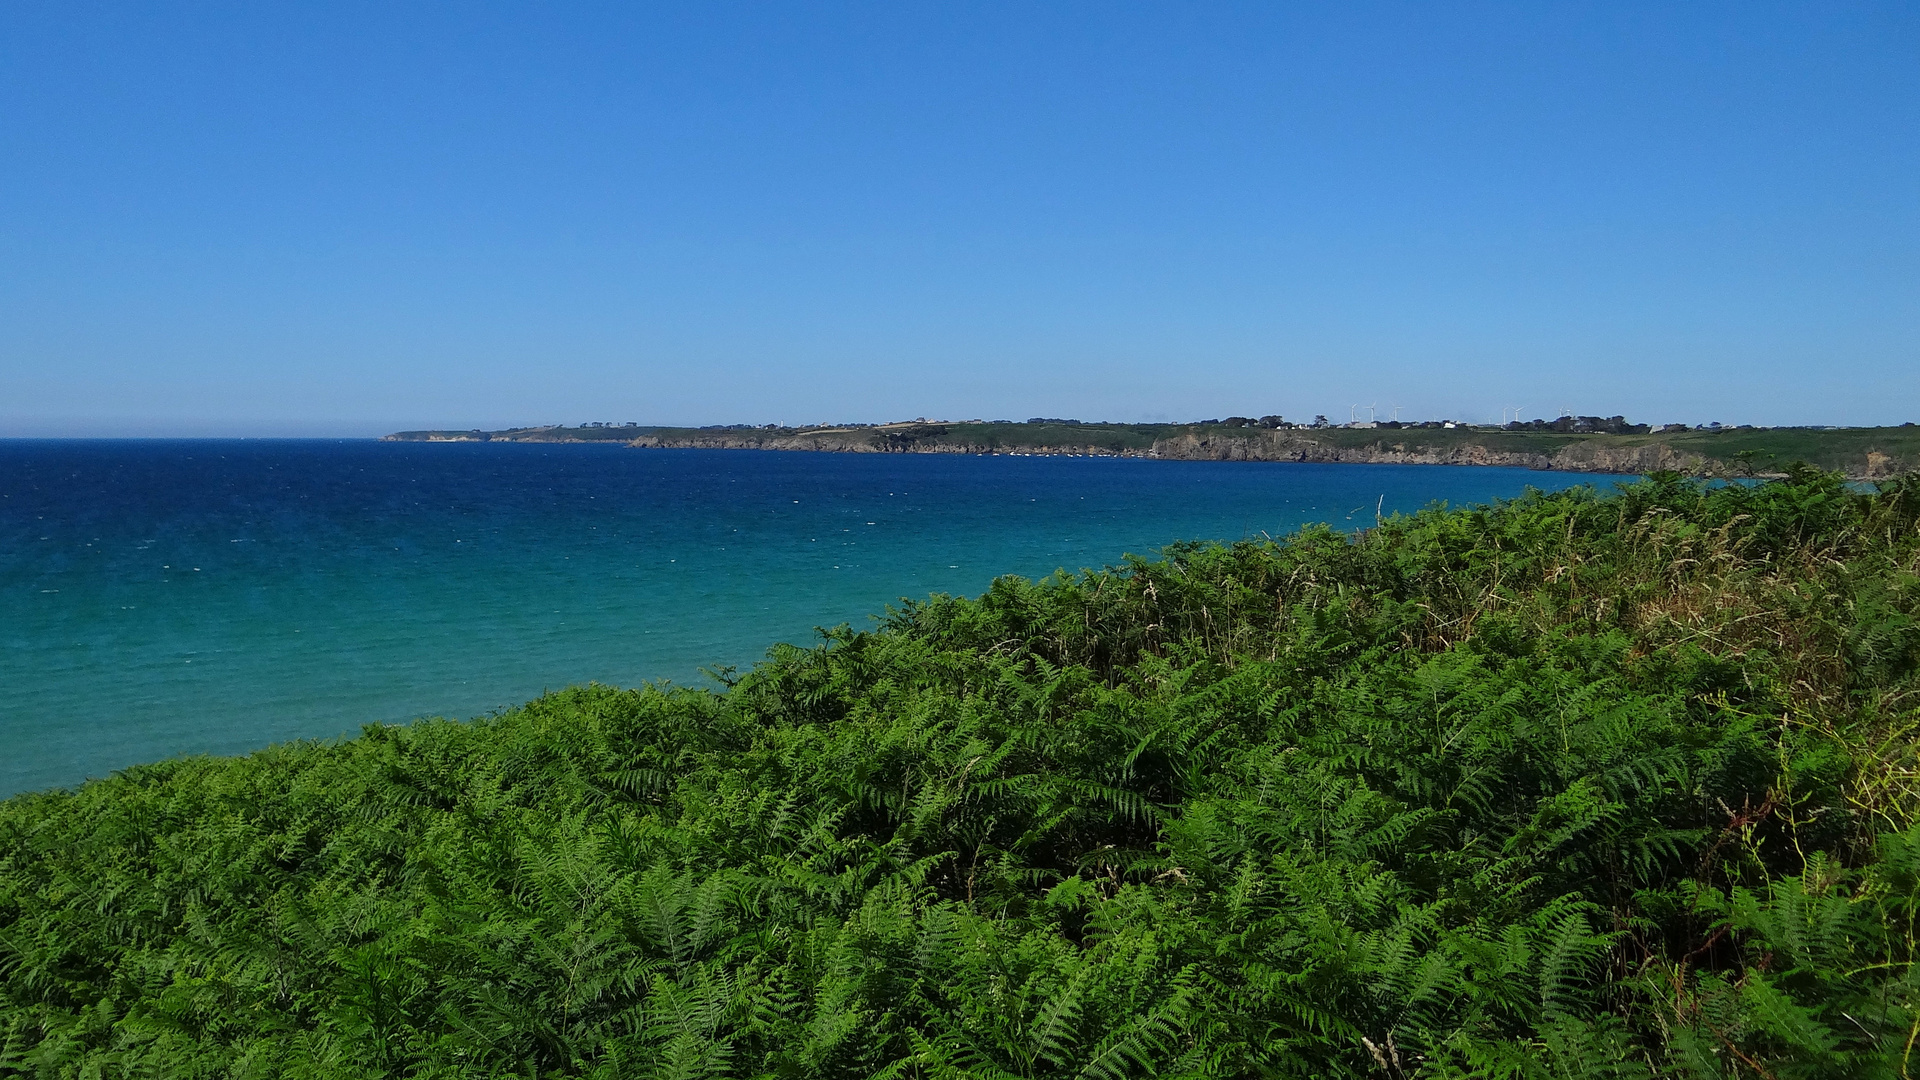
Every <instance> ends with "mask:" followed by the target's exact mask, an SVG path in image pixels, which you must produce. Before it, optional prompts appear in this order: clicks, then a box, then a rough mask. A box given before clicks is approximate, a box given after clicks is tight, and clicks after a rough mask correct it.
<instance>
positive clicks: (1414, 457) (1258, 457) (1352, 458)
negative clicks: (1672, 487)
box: [1152, 431, 1708, 474]
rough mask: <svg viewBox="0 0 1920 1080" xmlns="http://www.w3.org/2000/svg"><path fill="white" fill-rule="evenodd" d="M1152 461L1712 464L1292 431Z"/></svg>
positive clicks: (1645, 469)
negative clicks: (1336, 440)
mask: <svg viewBox="0 0 1920 1080" xmlns="http://www.w3.org/2000/svg"><path fill="white" fill-rule="evenodd" d="M1152 456H1154V457H1159V458H1169V459H1173V460H1178V461H1318V462H1334V463H1342V464H1351V465H1504V466H1508V467H1511V468H1519V469H1560V470H1565V471H1568V472H1597V473H1628V474H1643V473H1650V472H1654V471H1657V470H1660V469H1671V470H1674V471H1676V472H1688V473H1692V472H1700V471H1703V470H1704V469H1705V468H1706V466H1707V464H1708V462H1707V460H1706V459H1705V458H1702V457H1700V456H1699V455H1698V454H1682V453H1679V452H1676V451H1675V450H1674V449H1673V448H1672V447H1671V446H1668V445H1666V444H1665V443H1651V444H1648V445H1644V446H1603V445H1596V444H1594V443H1574V444H1573V445H1571V446H1567V447H1563V448H1561V449H1560V450H1557V451H1555V452H1553V453H1551V454H1546V453H1535V452H1514V451H1504V450H1495V449H1492V448H1490V447H1486V446H1477V445H1465V446H1453V447H1444V448H1442V447H1432V446H1418V445H1412V446H1410V445H1408V444H1406V443H1390V442H1385V441H1382V442H1380V443H1376V444H1374V445H1372V446H1354V447H1346V446H1328V445H1326V444H1324V443H1319V442H1315V441H1313V440H1312V439H1307V438H1301V437H1299V436H1297V435H1292V434H1290V433H1287V432H1279V431H1276V432H1268V433H1263V434H1262V435H1261V436H1256V437H1253V438H1202V437H1199V436H1196V435H1192V434H1188V435H1184V436H1180V437H1177V438H1172V439H1161V440H1160V441H1158V442H1156V443H1154V444H1153V451H1152Z"/></svg>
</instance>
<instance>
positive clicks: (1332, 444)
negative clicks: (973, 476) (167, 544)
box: [387, 422, 1920, 480]
mask: <svg viewBox="0 0 1920 1080" xmlns="http://www.w3.org/2000/svg"><path fill="white" fill-rule="evenodd" d="M387 438H388V439H391V440H400V441H425V442H473V441H494V442H598V443H607V444H613V445H623V446H629V447H633V448H636V449H704V450H798V451H813V452H827V453H854V454H877V453H913V454H1035V455H1078V456H1095V457H1139V458H1157V459H1162V460H1169V461H1276V462H1282V461H1286V462H1324V463H1340V464H1355V465H1501V466H1508V467H1514V468H1525V469H1553V470H1560V471H1567V472H1591V473H1615V474H1625V475H1643V474H1646V473H1650V472H1656V471H1661V470H1669V471H1673V472H1679V473H1685V474H1688V475H1693V476H1726V477H1730V476H1766V475H1777V474H1778V473H1779V472H1780V470H1781V469H1783V468H1784V467H1785V466H1786V465H1787V464H1788V463H1789V462H1794V461H1804V462H1807V463H1809V464H1812V465H1816V466H1818V467H1820V468H1823V469H1828V470H1831V471H1835V472H1841V473H1844V474H1846V475H1847V476H1849V477H1853V478H1855V479H1863V480H1871V479H1881V478H1885V477H1888V476H1892V475H1894V474H1896V473H1898V472H1902V471H1906V470H1910V469H1915V468H1920V428H1914V427H1912V426H1910V425H1909V426H1903V427H1897V428H1772V429H1765V428H1761V429H1755V428H1742V429H1724V430H1720V431H1685V432H1673V433H1666V434H1627V435H1606V434H1574V433H1564V432H1537V431H1508V430H1503V429H1499V428H1472V427H1457V428H1414V427H1406V428H1374V429H1359V428H1280V429H1276V430H1266V429H1260V428H1247V427H1239V428H1235V427H1228V426H1226V425H1222V424H1079V423H1067V422H1043V423H1027V424H1010V423H952V424H942V423H905V424H881V425H862V426H845V427H814V428H784V427H746V426H735V427H718V428H670V427H579V428H566V427H540V428H516V429H510V430H507V431H492V432H488V431H406V432H399V433H396V434H394V435H389V436H387Z"/></svg>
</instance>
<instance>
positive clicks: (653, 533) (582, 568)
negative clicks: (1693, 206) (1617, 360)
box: [0, 440, 1605, 795]
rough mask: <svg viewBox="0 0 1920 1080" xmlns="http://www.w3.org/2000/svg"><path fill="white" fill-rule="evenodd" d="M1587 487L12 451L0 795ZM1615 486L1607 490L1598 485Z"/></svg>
mask: <svg viewBox="0 0 1920 1080" xmlns="http://www.w3.org/2000/svg"><path fill="white" fill-rule="evenodd" d="M1588 480H1589V478H1585V477H1579V476H1573V475H1568V474H1557V473H1539V472H1528V471H1525V470H1517V469H1492V468H1447V467H1436V466H1406V467H1401V466H1380V465H1278V464H1250V463H1233V462H1162V461H1142V460H1134V459H1114V458H1064V457H972V456H958V455H940V454H905V455H891V454H889V455H881V454H872V455H868V454H809V453H777V452H756V451H745V450H733V451H726V450H721V451H702V450H647V451H641V450H628V449H625V448H620V447H604V446H580V445H550V446H540V445H524V444H521V445H511V444H485V443H455V444H438V445H429V444H418V443H381V442H374V441H367V440H351V441H305V440H301V441H291V440H287V441H282V440H267V441H148V440H137V441H136V440H129V441H98V442H91V441H0V681H3V685H4V692H0V795H4V794H9V793H13V792H17V791H22V790H30V789H35V788H43V787H50V786H57V785H68V784H73V783H76V782H78V781H80V780H81V779H83V778H85V777H89V776H99V775H103V774H105V773H108V772H111V771H112V770H114V769H117V768H121V767H124V766H127V765H131V764H135V763H137V762H142V761H149V760H154V759H159V758H164V757H168V756H171V755H176V754H194V753H220V754H225V753H239V752H245V751H248V750H252V749H255V748H258V747H261V746H264V745H267V744H269V743H274V742H280V741H284V740H288V739H295V738H308V737H330V736H336V735H340V734H343V733H351V732H354V731H357V730H358V729H359V727H360V725H362V724H366V723H370V722H391V721H404V720H408V719H412V718H416V717H421V716H429V715H440V716H454V717H469V716H475V715H480V714H484V713H486V712H488V711H490V710H494V709H499V708H502V707H505V706H510V705H513V704H517V703H519V702H522V701H525V700H527V699H528V698H531V697H534V696H536V695H538V694H540V693H541V692H542V691H543V690H546V689H548V688H558V687H562V686H565V685H568V684H571V683H582V682H587V681H590V680H597V681H600V682H605V683H614V684H620V685H631V684H635V683H639V682H642V681H644V680H650V679H670V680H673V681H675V682H680V683H689V682H692V683H699V682H704V681H705V678H706V677H705V676H703V675H702V674H701V669H702V668H703V667H712V666H718V665H737V666H741V667H745V666H747V665H749V664H751V663H753V662H754V661H755V660H756V659H758V658H759V657H760V656H761V655H763V654H764V653H765V651H766V649H767V647H768V646H769V645H770V644H771V643H773V642H776V641H792V642H802V643H804V642H807V641H809V640H811V639H812V636H813V635H812V628H813V627H816V626H831V625H834V624H837V623H842V622H850V623H852V624H854V625H855V626H856V627H859V626H866V625H870V623H869V617H870V616H872V615H873V614H875V613H878V612H882V611H884V609H885V608H886V606H887V605H888V604H889V603H893V602H896V601H897V600H898V599H899V598H901V597H913V598H920V597H925V596H926V595H927V594H929V593H934V592H950V593H963V594H977V593H979V592H981V591H982V590H984V589H985V588H986V586H987V584H988V582H990V581H991V580H992V579H993V578H994V577H996V576H998V575H1000V574H1024V575H1029V576H1033V575H1042V574H1046V573H1049V572H1051V571H1053V570H1055V569H1058V568H1062V567H1065V568H1069V569H1077V568H1080V567H1098V566H1103V565H1108V564H1112V563H1115V562H1117V561H1119V560H1120V558H1121V557H1122V556H1123V555H1124V554H1127V553H1137V554H1151V553H1153V552H1155V551H1157V550H1158V549H1159V548H1161V547H1162V546H1163V545H1165V544H1167V543H1169V542H1171V541H1174V540H1181V539H1221V540H1232V539H1238V538H1241V537H1248V536H1258V535H1261V534H1263V533H1264V534H1270V535H1275V536H1277V535H1280V534H1283V533H1285V532H1287V531H1289V530H1292V529H1295V528H1297V527H1299V526H1300V525H1302V524H1304V523H1307V522H1316V521H1325V522H1331V523H1333V524H1334V525H1336V526H1338V527H1342V528H1357V527H1360V526H1363V525H1367V524H1371V523H1372V521H1373V517H1374V512H1375V508H1376V506H1380V507H1383V508H1384V510H1385V511H1386V512H1388V513H1391V512H1394V511H1407V510H1414V509H1417V508H1419V507H1421V506H1424V505H1426V504H1428V503H1431V502H1436V501H1445V502H1449V503H1453V504H1455V505H1459V504H1462V503H1474V502H1484V501H1487V500H1490V499H1494V498H1502V497H1510V496H1514V495H1518V494H1520V493H1521V492H1522V491H1523V490H1524V489H1525V488H1526V487H1528V486H1536V487H1542V488H1561V487H1568V486H1571V485H1574V484H1578V483H1584V482H1588ZM1602 482H1603V483H1604V482H1605V481H1604V480H1603V481H1602Z"/></svg>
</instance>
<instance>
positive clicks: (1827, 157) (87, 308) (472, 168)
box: [0, 3, 1920, 436]
mask: <svg viewBox="0 0 1920 1080" xmlns="http://www.w3.org/2000/svg"><path fill="white" fill-rule="evenodd" d="M1916 55H1920V9H1917V8H1915V7H1913V6H1912V5H1902V4H1874V3H1861V4H1837V5H1823V6H1820V7H1817V8H1802V7H1794V6H1787V5H1754V4H1731V3H1728V4H1702V5H1688V6H1687V7H1686V8H1685V9H1684V10H1675V9H1672V8H1670V7H1667V6H1657V5H1651V4H1646V5H1604V6H1601V5H1593V6H1574V5H1554V6H1547V5H1538V6H1532V5H1512V4H1470V5H1460V6H1450V7H1448V8H1446V9H1445V10H1444V11H1443V10H1439V9H1434V8H1430V7H1426V6H1421V5H1412V4H1364V5H1360V4H1355V5H1338V6H1334V5H1326V6H1321V7H1297V8H1289V9H1288V10H1285V11H1276V10H1271V9H1268V8H1265V7H1260V6H1254V5H1231V4H1208V5H1201V6H1193V7H1187V6H1172V5H1147V4H1124V5H1097V6H1096V5H1086V4H1060V5H1048V6H1046V7H1044V8H1040V9H1035V8H1018V9H1015V8H1008V7H999V6H989V5H932V4H896V5H884V6H883V5H850V4H836V5H780V4H757V5H751V6H743V7H738V8H728V9H724V10H722V9H715V8H710V7H704V6H695V5H662V4H649V5H643V6H639V7H625V6H615V5H579V6H569V7H567V8H565V9H548V8H540V7H536V6H532V5H505V6H497V7H490V8H488V9H486V10H478V9H468V8H455V7H427V6H421V5H375V4H346V3H341V4H328V5H324V6H321V7H314V8H305V9H293V8H287V9H273V10H269V9H265V8H248V7H241V6H231V7H219V6H210V7H196V8H193V9H191V10H187V9H175V10H166V9H160V8H155V7H150V6H142V5H130V4H106V5H98V6H89V7H87V8H85V9H78V8H73V7H71V6H68V5H56V4H50V3H24V4H17V5H10V6H8V7H7V8H6V9H5V10H4V11H0V132H4V134H5V137H6V139H7V142H8V145H9V149H10V153H8V154H6V155H4V156H0V325H4V326H5V327H6V330H5V332H4V333H0V436H8V435H55V436H58V435H103V434H134V435H276V434H277V435H377V434H383V433H385V432H388V431H393V430H398V429H402V428H424V427H434V428H472V427H480V428H500V427H508V426H520V425H531V424H540V423H554V422H565V423H579V422H581V421H585V420H609V421H627V420H632V421H637V422H640V423H643V424H688V425H701V424H715V423H774V422H783V423H788V424H800V423H813V422H822V421H850V420H873V421H880V420H891V419H899V418H903V417H912V416H920V415H925V416H947V417H976V416H978V417H988V418H994V417H1007V418H1014V419H1020V418H1024V417H1027V416H1034V415H1044V416H1063V417H1080V418H1085V419H1089V420H1091V419H1103V420H1118V421H1180V420H1188V419H1194V418H1200V417H1212V416H1221V415H1225V414H1227V413H1233V412H1237V413H1241V414H1244V415H1261V414H1265V413H1280V414H1284V415H1287V416H1288V417H1289V418H1302V419H1304V418H1310V417H1311V416H1312V415H1313V414H1315V413H1325V414H1327V415H1329V416H1330V417H1332V418H1333V419H1335V420H1336V421H1340V420H1344V419H1345V418H1346V413H1347V409H1348V406H1349V403H1351V402H1355V401H1358V402H1360V403H1361V404H1362V405H1363V406H1364V405H1365V404H1366V403H1369V402H1374V403H1377V404H1378V406H1379V410H1380V413H1381V415H1383V416H1384V415H1387V413H1388V411H1389V410H1390V409H1391V408H1392V407H1393V406H1395V405H1397V406H1399V407H1400V408H1401V411H1402V416H1403V417H1411V418H1429V417H1449V418H1455V419H1461V420H1468V421H1493V420H1495V419H1496V418H1497V416H1498V414H1499V411H1500V410H1501V409H1502V408H1505V407H1513V406H1520V407H1522V408H1523V409H1524V410H1525V411H1526V415H1527V417H1528V418H1531V417H1533V416H1544V417H1552V416H1556V415H1558V414H1559V413H1560V411H1561V410H1563V409H1569V410H1572V411H1575V412H1579V413H1589V414H1597V415H1612V414H1616V413H1618V414H1625V415H1627V416H1629V417H1631V418H1633V419H1634V420H1637V421H1643V422H1650V423H1665V422H1684V423H1702V422H1706V421H1720V422H1723V423H1728V424H1739V423H1752V424H1760V425H1788V424H1845V425H1867V424H1897V423H1901V422H1904V421H1908V420H1915V419H1920V184H1916V183H1915V179H1914V178H1915V177H1916V176H1920V64H1915V63H1913V57H1914V56H1916Z"/></svg>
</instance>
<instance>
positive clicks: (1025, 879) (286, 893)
mask: <svg viewBox="0 0 1920 1080" xmlns="http://www.w3.org/2000/svg"><path fill="white" fill-rule="evenodd" d="M1788 473H1789V475H1788V476H1787V477H1786V478H1784V479H1781V480H1778V481H1772V482H1764V483H1758V484H1722V485H1708V484H1700V483H1696V482H1693V481H1690V480H1687V479H1685V478H1682V477H1680V476H1677V475H1674V474H1662V475H1659V476H1655V477H1653V478H1651V479H1648V480H1644V481H1639V482H1635V483H1632V484H1627V485H1624V486H1622V487H1621V488H1620V489H1619V490H1618V491H1616V492H1615V493H1612V494H1609V495H1600V494H1597V493H1596V492H1594V491H1593V490H1591V489H1586V488H1581V489H1574V490H1571V491H1567V492H1562V493H1558V494H1551V495H1548V494H1540V493H1537V492H1536V493H1531V494H1529V495H1527V496H1525V497H1523V498H1520V499H1516V500H1513V501H1511V502H1504V503H1500V504H1496V505H1493V506H1488V507H1474V508H1465V509H1453V510H1448V509H1444V508H1433V509H1429V510H1426V511H1423V512H1421V513H1418V514H1415V515H1411V516H1398V517H1392V518H1388V519H1386V520H1385V521H1383V522H1381V523H1380V524H1379V525H1378V526H1377V527H1376V528H1372V529H1368V530H1365V531H1364V532H1361V533H1358V534H1352V535H1349V534H1344V533H1338V532H1335V531H1333V530H1331V529H1327V528H1316V529H1309V530H1306V531H1304V532H1301V533H1299V534H1297V535H1294V536H1291V537H1288V538H1286V539H1284V540H1281V541H1278V542H1244V543H1238V544H1233V545H1231V546H1217V545H1198V544H1190V545H1179V546H1175V547H1173V548H1170V549H1169V550H1167V551H1166V552H1165V553H1164V555H1163V556H1162V557H1160V558H1158V559H1154V560H1131V561H1129V562H1128V563H1126V564H1125V565H1123V566H1119V567H1115V568H1110V569H1107V570H1103V571H1098V572H1086V573H1082V574H1078V575H1066V574H1061V575H1056V576H1054V577H1052V578H1048V579H1046V580H1042V581H1037V582H1034V581H1025V580H1020V579H1015V578H1003V579H1001V580H999V581H996V582H995V583H994V584H993V586H992V588H991V589H990V590H989V591H988V592H987V593H986V594H985V595H983V596H981V597H979V598H977V599H964V598H953V597H933V598H931V599H929V600H927V601H925V602H919V603H907V604H904V605H903V606H902V607H901V608H899V609H898V610H895V611H892V612H891V613H889V614H888V615H887V617H886V618H885V619H884V620H883V621H882V622H881V623H880V625H879V626H878V627H877V628H876V629H873V630H871V631H865V632H856V631H854V630H852V629H849V628H846V627H841V628H838V629H834V630H830V631H824V632H823V635H822V639H821V640H820V641H819V643H818V644H816V645H814V646H813V647H810V648H799V647H792V646H782V647H777V648H775V649H774V650H773V651H772V652H771V653H769V655H768V657H767V659H766V660H765V661H764V662H762V663H760V664H759V665H757V666H755V667H754V668H753V669H752V670H750V671H748V672H746V673H745V674H742V675H735V674H733V673H724V674H723V676H722V678H721V679H720V681H719V682H718V683H717V684H716V685H715V686H713V687H711V688H704V689H689V688H674V687H665V686H646V687H641V688H639V689H632V690H619V689H613V688H609V687H599V686H591V687H577V688H573V689H569V690H565V691H562V692H558V693H554V694H549V695H547V696H545V697H542V698H540V699H539V700H537V701H534V702H531V703H529V704H528V705H526V706H524V707H522V708H519V709H515V710H511V711H508V712H505V713H503V714H500V715H496V716H492V717H488V718H485V719H482V720H477V721H474V722H471V723H453V722H445V721H434V722H423V723H418V724H414V725H409V726H398V727H370V728H368V729H366V731H365V732H364V733H363V734H362V735H360V736H359V737H357V738H354V739H350V740H345V741H340V742H331V743H305V744H298V745H290V746H282V747H276V748H273V749H270V750H266V751H262V752H260V753H257V754H254V755H252V756H249V757H245V758H232V759H223V758H199V759H188V760H176V761H169V762H164V763H159V764H154V765H147V766H142V767H139V768H134V769H129V770H127V771H125V772H123V773H120V774H117V775H115V776H113V777H111V778H108V779H104V780H98V781H93V782H90V783H88V784H86V785H84V786H82V787H80V788H78V789H76V790H71V791H57V792H46V793H40V794H32V795H24V796H19V797H15V798H13V799H11V800H8V801H6V802H4V803H0V1073H6V1074H9V1075H21V1076H46V1077H119V1076H167V1077H214V1076H221V1077H228V1076H295V1077H367V1076H395V1077H398V1076H409V1077H467V1076H471V1077H499V1076H526V1077H571V1076H582V1077H584V1076H600V1077H807V1076H831V1077H843V1076H844V1077H863V1078H865V1077H884V1078H895V1077H898V1078H904V1077H953V1078H958V1077H995V1078H1006V1077H1023V1078H1038V1077H1063V1078H1064V1077H1088V1078H1102V1080H1119V1078H1122V1077H1162V1078H1199V1077H1256V1076H1273V1077H1309V1076H1311V1077H1354V1078H1359V1077H1369V1078H1389V1080H1400V1078H1408V1077H1436V1078H1437V1077H1526V1078H1541V1080H1546V1078H1563V1077H1576V1076H1580V1077H1584V1076H1595V1077H1599V1076H1605V1077H1616V1078H1634V1077H1654V1076H1661V1077H1688V1078H1701V1080H1704V1078H1710V1077H1711V1078H1735V1077H1738V1078H1749V1077H1751V1078H1787V1077H1805V1078H1824V1077H1862V1078H1865V1077H1885V1078H1894V1077H1905V1076H1908V1075H1910V1074H1911V1071H1912V1069H1913V1067H1914V1065H1915V1064H1916V1061H1915V1052H1916V1042H1917V1041H1920V968H1916V967H1915V964H1914V960H1915V946H1916V935H1917V934H1920V752H1917V749H1920V748H1917V747H1916V743H1915V733H1916V730H1917V729H1920V480H1916V479H1915V478H1914V477H1911V476H1908V477H1902V478H1896V479H1891V480H1887V481H1884V482H1882V483H1879V484H1877V485H1859V484H1850V483H1848V482H1846V481H1845V480H1844V479H1843V478H1841V477H1839V476H1837V475H1834V474H1831V473H1822V472H1819V471H1816V470H1811V469H1805V468H1794V469H1790V470H1788Z"/></svg>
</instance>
